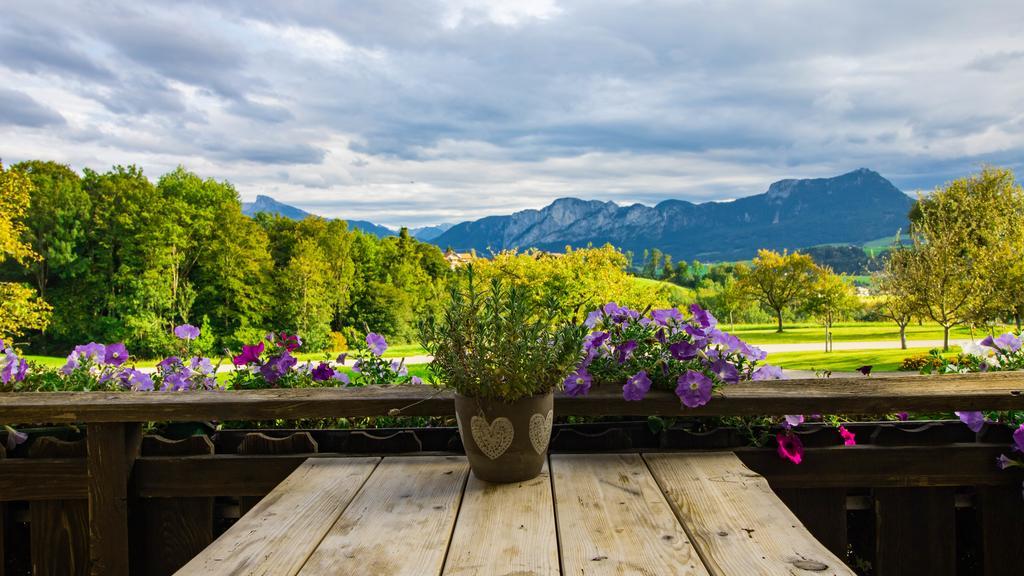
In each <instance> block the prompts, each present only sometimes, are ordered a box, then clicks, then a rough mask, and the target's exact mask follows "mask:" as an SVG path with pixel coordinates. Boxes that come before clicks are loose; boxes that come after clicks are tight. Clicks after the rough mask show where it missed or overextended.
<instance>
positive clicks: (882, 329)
mask: <svg viewBox="0 0 1024 576" xmlns="http://www.w3.org/2000/svg"><path fill="white" fill-rule="evenodd" d="M722 328H723V329H724V330H728V331H729V332H730V333H732V334H735V335H736V336H739V337H740V338H742V339H744V340H746V341H747V342H750V343H752V344H795V343H800V342H824V339H825V329H824V328H822V327H821V326H819V325H817V324H806V323H805V324H795V323H794V324H783V328H784V329H785V331H784V332H783V333H781V334H779V333H777V332H775V326H774V325H766V324H756V325H750V324H737V325H736V329H735V330H730V329H729V328H730V327H729V326H728V325H725V324H723V325H722ZM1000 328H1002V329H1003V330H1002V331H1006V330H1009V329H1010V327H1009V326H1003V327H1000ZM1000 332H1001V331H1000V330H997V332H996V333H1000ZM975 336H976V337H978V338H981V337H983V336H984V335H983V334H981V333H979V332H977V331H975ZM970 337H971V332H970V330H968V329H966V328H962V327H957V328H954V329H953V330H951V331H950V333H949V338H950V339H951V340H955V339H958V338H970ZM899 339H900V331H899V328H897V327H896V324H894V323H892V322H844V323H841V324H836V325H835V326H833V327H832V341H833V342H878V341H890V342H899ZM907 339H908V340H942V327H941V326H939V325H938V324H924V325H923V326H918V325H916V324H914V325H911V326H907Z"/></svg>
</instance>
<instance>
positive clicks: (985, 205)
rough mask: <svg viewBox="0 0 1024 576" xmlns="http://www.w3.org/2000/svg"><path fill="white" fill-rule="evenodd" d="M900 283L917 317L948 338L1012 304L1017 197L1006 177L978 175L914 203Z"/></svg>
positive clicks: (1004, 173) (1023, 214)
mask: <svg viewBox="0 0 1024 576" xmlns="http://www.w3.org/2000/svg"><path fill="white" fill-rule="evenodd" d="M910 219H911V228H910V230H911V240H912V241H913V251H912V255H911V256H909V257H908V258H907V262H906V266H907V271H906V273H907V275H908V276H909V278H910V280H909V282H910V283H911V286H912V289H913V290H914V293H915V294H916V295H917V300H918V303H919V306H918V308H919V310H920V312H921V314H922V315H924V316H926V317H927V318H930V319H931V320H934V321H935V322H937V323H938V324H939V325H940V326H942V328H943V349H944V350H948V349H949V330H950V329H951V328H952V327H953V326H957V325H960V324H969V323H977V322H981V321H985V320H987V319H988V318H989V317H992V316H993V315H995V314H998V313H999V311H1000V310H1007V309H1010V308H1013V307H1015V301H1016V300H1018V299H1020V298H1021V297H1020V296H1019V292H1020V289H1019V284H1018V283H1017V282H1018V280H1017V278H1016V277H1015V274H1016V273H1017V271H1019V270H1020V267H1019V261H1020V258H1021V256H1022V255H1024V246H1022V242H1024V240H1021V238H1020V227H1021V222H1022V219H1024V191H1022V190H1021V187H1020V186H1017V185H1016V184H1015V183H1014V178H1013V173H1012V172H1010V171H1009V170H1002V169H998V168H985V169H984V170H982V171H981V173H979V174H976V175H972V176H968V177H965V178H960V179H957V180H954V181H952V182H950V183H949V184H947V185H946V186H945V187H943V188H939V189H937V190H936V191H935V192H934V193H932V194H931V195H929V196H927V197H920V198H919V199H918V201H917V203H916V204H915V205H914V208H913V209H912V210H911V214H910Z"/></svg>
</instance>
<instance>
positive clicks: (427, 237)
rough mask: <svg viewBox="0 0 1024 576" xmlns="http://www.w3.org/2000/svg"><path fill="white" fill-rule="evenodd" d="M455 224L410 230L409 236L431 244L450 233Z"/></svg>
mask: <svg viewBox="0 0 1024 576" xmlns="http://www.w3.org/2000/svg"><path fill="white" fill-rule="evenodd" d="M452 226H454V224H438V225H437V226H423V227H421V228H410V229H409V235H410V236H412V237H413V238H415V239H417V240H422V241H424V242H430V241H431V240H433V239H434V238H437V237H438V236H440V235H441V234H444V233H445V232H447V231H448V229H449V228H451V227H452Z"/></svg>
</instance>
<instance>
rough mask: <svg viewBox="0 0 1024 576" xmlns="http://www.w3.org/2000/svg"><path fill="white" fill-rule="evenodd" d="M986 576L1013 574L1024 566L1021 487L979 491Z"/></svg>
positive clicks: (1023, 510)
mask: <svg viewBox="0 0 1024 576" xmlns="http://www.w3.org/2000/svg"><path fill="white" fill-rule="evenodd" d="M977 509H978V513H979V516H980V518H979V520H980V523H981V545H982V560H983V561H984V563H985V576H1002V575H1003V574H1013V573H1014V572H1017V571H1019V570H1020V569H1021V566H1024V546H1021V542H1024V521H1022V520H1021V519H1022V518H1024V498H1021V490H1020V486H1013V487H986V488H980V489H978V499H977Z"/></svg>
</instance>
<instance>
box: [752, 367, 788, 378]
mask: <svg viewBox="0 0 1024 576" xmlns="http://www.w3.org/2000/svg"><path fill="white" fill-rule="evenodd" d="M782 378H783V376H782V368H779V367H778V366H772V365H771V364H765V365H763V366H758V368H757V370H754V373H753V374H751V375H750V379H751V380H781V379H782Z"/></svg>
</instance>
